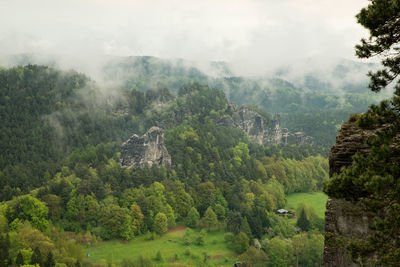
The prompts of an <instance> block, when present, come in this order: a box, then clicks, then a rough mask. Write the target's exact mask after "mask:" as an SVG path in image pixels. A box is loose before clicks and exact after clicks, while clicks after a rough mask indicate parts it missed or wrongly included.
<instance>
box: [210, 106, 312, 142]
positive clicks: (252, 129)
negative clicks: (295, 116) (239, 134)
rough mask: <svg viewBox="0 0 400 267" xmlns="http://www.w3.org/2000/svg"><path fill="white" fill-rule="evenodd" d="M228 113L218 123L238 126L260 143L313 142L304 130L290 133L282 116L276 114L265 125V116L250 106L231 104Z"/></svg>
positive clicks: (253, 140) (251, 138)
mask: <svg viewBox="0 0 400 267" xmlns="http://www.w3.org/2000/svg"><path fill="white" fill-rule="evenodd" d="M226 113H227V114H229V115H225V116H223V117H222V118H221V119H220V120H219V122H218V124H219V125H223V126H226V127H231V128H237V129H240V130H242V131H243V132H245V133H247V134H248V136H249V137H250V140H251V141H252V142H254V143H256V144H259V145H267V146H268V145H277V144H281V143H283V144H313V143H314V140H313V138H312V137H310V136H307V135H306V134H305V133H303V132H298V133H295V134H293V133H290V132H289V131H288V129H286V128H282V127H281V118H280V116H279V115H275V116H274V117H273V119H272V120H271V122H270V124H269V125H265V123H264V119H263V117H262V116H261V115H260V114H259V113H257V112H256V111H254V110H252V109H251V108H249V107H248V106H242V107H240V108H238V107H237V105H236V104H229V106H228V108H227V110H226Z"/></svg>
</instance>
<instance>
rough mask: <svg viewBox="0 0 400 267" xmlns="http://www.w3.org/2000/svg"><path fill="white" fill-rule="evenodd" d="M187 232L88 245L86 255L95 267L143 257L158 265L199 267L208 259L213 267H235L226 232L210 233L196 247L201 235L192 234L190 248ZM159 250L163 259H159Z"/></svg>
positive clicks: (233, 255) (179, 231)
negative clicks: (197, 238)
mask: <svg viewBox="0 0 400 267" xmlns="http://www.w3.org/2000/svg"><path fill="white" fill-rule="evenodd" d="M184 233H185V230H184V229H182V227H181V228H177V230H175V231H170V232H169V233H166V234H165V235H162V236H158V237H156V238H155V239H154V240H151V235H150V234H147V235H143V236H139V237H137V238H135V239H133V240H131V241H129V242H126V241H125V242H124V241H121V240H112V241H102V242H98V243H97V244H95V245H92V246H87V247H86V248H85V253H86V254H89V255H90V257H88V260H89V261H90V262H91V263H93V264H100V265H105V264H107V263H119V262H121V261H122V260H123V259H132V260H135V259H137V258H138V257H139V256H140V255H141V256H143V257H146V258H149V259H151V260H152V261H153V263H156V264H157V265H158V266H199V265H200V263H203V262H204V260H205V258H207V264H208V265H211V266H232V265H233V264H234V262H235V257H236V255H235V253H234V252H233V250H231V249H229V248H228V247H227V246H226V243H225V241H224V234H225V232H224V231H214V232H209V233H207V237H206V242H205V245H204V246H198V245H196V244H194V240H195V239H196V237H197V235H198V234H199V232H198V231H197V230H194V231H193V234H192V236H191V238H190V239H191V240H192V241H193V242H192V244H190V245H184V243H183V238H182V237H183V235H184ZM158 251H159V252H160V253H161V256H162V258H163V259H162V260H161V261H160V260H157V259H156V257H157V256H156V255H157V253H158ZM205 255H206V256H205Z"/></svg>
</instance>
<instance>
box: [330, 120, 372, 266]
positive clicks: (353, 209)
mask: <svg viewBox="0 0 400 267" xmlns="http://www.w3.org/2000/svg"><path fill="white" fill-rule="evenodd" d="M374 133H375V130H362V129H360V128H359V127H358V126H357V125H356V123H355V122H351V121H348V122H346V123H345V124H343V126H342V129H341V130H340V132H339V133H338V135H337V137H336V144H335V145H334V146H333V147H332V149H331V153H330V155H329V166H330V171H329V173H330V176H332V175H333V174H335V173H339V172H340V170H341V168H342V167H345V166H349V165H350V164H351V163H352V157H353V156H354V155H355V154H356V153H357V152H360V153H363V154H366V153H368V152H369V149H368V146H367V144H366V143H365V141H366V140H367V139H368V138H369V137H370V136H371V135H373V134H374ZM371 223H372V218H371V216H368V213H367V212H365V211H364V209H363V207H362V206H361V204H360V203H359V202H352V201H347V200H344V199H335V198H329V199H328V202H327V204H326V212H325V235H326V238H325V247H324V261H323V266H324V267H334V266H335V267H336V266H343V267H346V266H351V267H353V266H360V265H358V264H355V263H353V262H352V260H351V257H350V255H349V254H348V253H347V251H346V250H345V248H343V247H341V246H340V245H339V243H340V242H337V240H339V239H340V238H350V239H353V238H360V239H363V238H366V237H367V235H368V234H370V231H371V230H370V229H369V225H370V224H371ZM335 240H336V241H335Z"/></svg>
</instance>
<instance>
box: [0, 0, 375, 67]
mask: <svg viewBox="0 0 400 267" xmlns="http://www.w3.org/2000/svg"><path fill="white" fill-rule="evenodd" d="M367 4H368V1H367V0H356V1H351V2H349V1H344V0H339V1H326V0H322V1H321V0H318V1H317V0H303V1H300V0H284V1H279V2H278V1H270V0H266V1H260V0H251V1H239V0H234V1H227V0H220V1H211V0H206V1H187V0H186V1H183V0H173V1H157V0H150V1H149V0H147V1H125V0H118V1H105V0H85V1H78V0H72V1H60V0H56V1H54V0H51V1H50V0H38V1H24V0H16V1H0V25H1V26H0V34H1V36H2V37H0V51H1V52H0V54H2V55H3V56H4V55H12V54H21V53H28V54H38V55H47V56H49V55H57V56H59V57H60V58H62V60H63V61H64V64H65V65H66V66H68V65H69V64H72V63H71V62H68V60H69V59H74V58H78V59H80V61H81V62H82V63H81V64H87V65H88V69H90V68H94V67H95V65H98V64H100V63H99V62H101V61H102V60H104V58H106V57H115V56H155V57H160V58H181V59H187V60H190V61H225V62H230V63H232V64H235V65H236V66H237V69H238V71H240V72H243V73H245V74H246V72H247V74H253V73H256V72H258V73H263V72H266V71H269V70H271V68H276V67H279V66H281V65H285V64H292V63H296V62H298V61H302V60H304V59H308V58H324V59H325V58H327V59H330V58H332V59H333V58H345V59H351V60H355V59H356V58H355V57H354V45H355V44H356V43H358V41H359V40H360V38H362V37H363V36H366V35H367V32H366V31H365V30H364V29H363V28H362V27H361V26H360V25H358V24H357V23H356V19H355V15H356V14H357V13H358V11H359V10H360V9H361V8H362V7H364V6H366V5H367ZM91 65H93V66H91ZM69 67H73V64H72V65H71V66H69Z"/></svg>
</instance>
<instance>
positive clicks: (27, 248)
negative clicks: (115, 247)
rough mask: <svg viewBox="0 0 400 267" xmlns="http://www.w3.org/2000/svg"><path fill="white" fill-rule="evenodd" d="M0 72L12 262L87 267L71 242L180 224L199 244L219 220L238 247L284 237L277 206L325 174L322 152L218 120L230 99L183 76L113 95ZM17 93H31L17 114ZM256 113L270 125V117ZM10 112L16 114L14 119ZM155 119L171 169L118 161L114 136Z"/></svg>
mask: <svg viewBox="0 0 400 267" xmlns="http://www.w3.org/2000/svg"><path fill="white" fill-rule="evenodd" d="M0 72H1V75H2V76H1V75H0V82H2V83H0V85H1V86H0V89H1V90H0V91H1V95H0V96H1V101H3V102H1V104H2V105H1V110H0V112H4V114H7V116H6V117H5V124H4V125H2V127H4V129H3V128H2V129H3V130H4V131H3V132H2V134H3V135H2V136H1V138H0V141H1V142H4V144H5V146H4V147H6V150H4V151H2V152H1V160H0V167H1V170H0V185H1V188H2V191H1V194H0V195H1V198H2V200H9V201H7V202H4V204H1V206H0V228H2V229H3V230H4V232H5V233H8V235H9V236H10V240H11V241H10V245H9V246H8V245H7V253H9V254H7V255H6V254H4V255H5V256H4V259H5V260H10V261H12V262H13V263H15V262H16V261H17V260H18V261H19V262H20V261H21V259H22V258H23V260H24V263H31V261H30V260H31V258H32V257H33V258H34V263H37V262H39V261H40V263H39V264H42V265H43V264H44V265H47V266H54V264H55V263H56V264H58V263H64V264H67V265H74V264H76V265H79V264H81V263H83V264H85V261H84V258H83V256H82V250H81V248H80V245H79V243H83V244H89V243H96V242H97V240H98V239H104V240H110V239H124V240H126V241H129V240H132V239H134V238H140V237H141V236H143V235H144V234H146V233H148V232H153V233H152V234H151V236H152V238H154V239H157V237H156V234H155V233H157V234H159V235H160V234H165V233H166V232H167V231H168V229H171V228H173V227H175V225H176V224H177V223H186V224H187V225H188V226H189V227H192V228H196V227H200V228H201V227H203V228H207V229H208V230H209V231H210V232H207V231H206V230H205V229H203V231H200V232H199V233H198V234H196V235H195V236H191V235H190V233H189V234H188V235H187V236H186V238H185V240H186V241H185V243H186V244H187V245H188V244H189V245H190V244H197V245H198V246H204V245H205V244H207V246H209V245H210V244H209V239H208V236H209V235H213V230H216V229H217V228H218V229H219V228H221V227H225V226H226V228H227V230H228V231H231V232H233V233H234V235H236V236H235V237H234V239H233V240H232V242H231V243H232V247H233V248H234V247H235V248H236V250H237V251H238V253H242V252H245V251H246V250H247V248H248V246H249V245H250V239H251V238H257V239H261V238H263V237H265V238H266V239H270V238H274V237H279V238H280V237H284V238H288V239H290V238H292V237H293V236H294V235H295V233H296V231H297V229H296V228H295V227H294V226H293V225H292V224H290V223H289V222H288V220H287V218H283V217H280V216H278V215H275V214H274V213H273V211H274V210H275V209H277V208H281V207H284V206H285V193H291V192H308V191H315V190H320V189H321V188H322V184H323V182H324V180H326V179H327V176H328V174H327V169H328V166H327V160H326V159H325V158H324V157H323V156H321V154H323V153H324V151H325V150H324V149H321V148H319V147H317V146H314V147H312V146H271V147H263V146H260V145H256V144H253V143H251V142H250V140H249V138H248V136H246V135H245V134H244V133H243V132H241V131H240V130H238V129H231V128H227V127H223V126H218V125H217V123H216V122H217V121H218V120H219V119H220V118H221V116H223V115H225V114H226V109H227V106H228V101H227V99H226V97H225V95H224V93H223V92H222V91H220V90H218V89H213V88H210V87H208V86H204V85H200V84H198V83H189V84H184V85H182V86H181V87H180V89H179V91H178V92H177V94H178V95H177V96H172V94H170V93H169V90H168V88H166V87H165V86H163V85H160V84H159V85H157V87H156V88H152V89H151V90H149V91H147V92H141V91H138V90H136V89H135V88H124V89H121V91H119V92H118V93H120V96H118V97H116V96H115V95H112V94H111V96H109V95H103V93H104V92H102V91H101V90H100V89H99V88H98V87H97V86H96V85H95V84H94V83H93V82H91V81H89V79H88V78H86V77H84V76H83V75H80V74H77V73H74V72H71V73H66V74H65V73H62V72H60V71H56V70H53V69H49V68H46V67H39V66H26V67H16V68H13V69H8V70H1V71H0ZM7 81H8V82H7ZM25 98H26V99H27V100H29V101H31V98H32V99H34V100H32V101H33V102H32V103H31V102H28V106H29V107H28V108H27V109H26V110H25V109H22V110H18V107H19V104H20V102H19V101H22V100H21V99H25ZM36 98H37V99H36ZM7 101H9V102H7ZM253 109H255V110H256V109H257V108H256V107H253ZM259 112H260V114H261V115H262V116H263V119H264V120H265V123H268V121H269V120H270V115H269V114H267V113H265V112H261V111H259ZM16 113H18V114H19V116H21V117H23V118H22V119H21V121H19V119H18V118H17V119H15V118H14V117H13V116H11V115H10V114H16ZM2 114H3V113H2ZM29 123H30V124H29ZM153 125H159V126H161V127H164V128H165V129H166V134H165V143H166V146H167V149H168V151H169V153H170V154H171V157H172V167H171V168H169V169H167V168H165V167H160V168H156V167H152V168H148V167H144V168H132V169H124V168H122V167H121V166H120V164H119V146H120V144H121V142H122V140H125V139H127V138H128V137H129V136H130V135H131V134H132V133H138V134H141V133H143V132H144V131H145V130H147V129H148V128H149V127H150V126H153ZM32 127H33V128H32ZM36 128H37V129H39V130H37V131H33V133H32V132H31V131H30V130H31V129H36ZM25 133H26V134H25ZM3 137H4V138H3ZM2 144H3V143H2ZM26 144H30V145H29V146H27V145H26ZM71 232H73V233H76V234H72V233H71ZM68 235H72V236H68ZM2 238H6V237H2ZM73 239H74V240H76V242H70V243H69V240H73ZM3 243H4V242H3ZM5 243H7V242H5ZM36 248H37V249H36ZM4 251H6V250H4ZM35 251H36V252H35ZM50 251H52V253H53V252H54V253H53V254H50V253H49V252H50ZM160 251H161V250H160ZM160 253H161V255H166V253H164V252H162V251H161V252H160ZM39 254H40V256H39ZM2 257H3V256H2ZM21 257H22V258H21ZM164 257H165V256H164ZM174 257H175V256H174ZM176 257H181V255H177V256H176ZM28 258H29V260H28ZM158 258H160V257H158ZM134 260H136V259H134ZM137 260H138V261H140V262H142V263H143V264H144V263H145V262H149V260H148V258H138V259H137ZM208 260H209V255H207V254H205V255H203V263H204V262H207V261H208ZM194 261H195V262H197V263H198V262H200V261H199V260H197V259H194ZM150 262H151V260H150ZM124 264H125V265H129V264H130V263H129V262H125V263H124ZM135 264H136V263H135Z"/></svg>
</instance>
